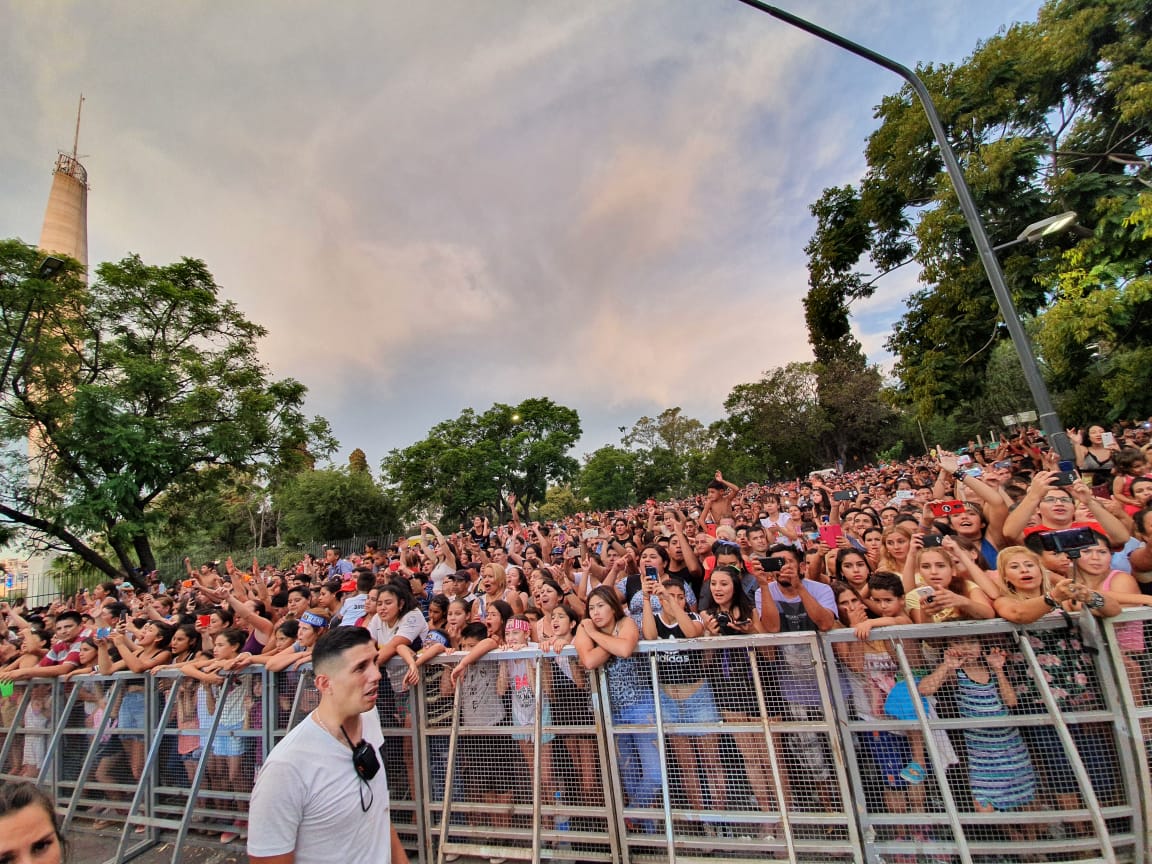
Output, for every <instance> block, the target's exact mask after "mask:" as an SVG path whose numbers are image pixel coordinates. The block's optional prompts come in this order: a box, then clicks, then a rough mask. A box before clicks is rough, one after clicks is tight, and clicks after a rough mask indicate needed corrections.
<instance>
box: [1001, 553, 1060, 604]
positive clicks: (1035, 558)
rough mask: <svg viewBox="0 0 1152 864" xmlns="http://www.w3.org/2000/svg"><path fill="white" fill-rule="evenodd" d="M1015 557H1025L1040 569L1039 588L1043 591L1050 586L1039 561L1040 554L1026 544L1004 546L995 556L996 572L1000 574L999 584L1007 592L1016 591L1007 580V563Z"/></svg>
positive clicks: (1046, 574)
mask: <svg viewBox="0 0 1152 864" xmlns="http://www.w3.org/2000/svg"><path fill="white" fill-rule="evenodd" d="M1017 558H1027V559H1029V560H1030V561H1031V562H1032V563H1033V564H1035V565H1036V567H1037V568H1038V569H1039V570H1040V580H1041V590H1043V591H1044V592H1045V593H1047V592H1048V589H1049V588H1050V587H1051V586H1050V585H1049V584H1048V571H1046V570H1045V569H1044V565H1043V564H1041V563H1040V556H1039V555H1037V554H1036V553H1035V552H1033V551H1032V550H1031V549H1029V548H1028V547H1027V546H1005V547H1004V548H1003V549H1001V550H1000V554H999V556H997V558H996V573H997V574H998V575H999V576H1000V584H1002V585H1003V586H1004V590H1005V591H1007V592H1008V593H1009V594H1015V593H1016V586H1015V585H1013V584H1012V583H1011V582H1009V581H1008V575H1007V574H1008V565H1009V564H1010V563H1011V562H1012V561H1014V560H1015V559H1017Z"/></svg>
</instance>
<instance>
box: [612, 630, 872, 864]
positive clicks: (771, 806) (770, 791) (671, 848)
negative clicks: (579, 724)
mask: <svg viewBox="0 0 1152 864" xmlns="http://www.w3.org/2000/svg"><path fill="white" fill-rule="evenodd" d="M633 659H637V660H638V661H639V663H638V664H637V665H633V666H632V667H631V669H629V667H628V666H624V667H623V669H621V667H620V666H615V668H613V667H611V666H610V667H609V668H608V670H607V671H606V674H605V679H606V681H605V684H604V686H603V688H602V690H603V693H604V698H605V701H606V704H607V705H608V706H609V709H610V710H609V713H608V719H607V725H608V726H609V734H610V735H611V736H612V738H613V739H614V742H615V744H616V747H617V752H618V757H619V760H618V764H619V765H620V774H621V779H620V786H621V787H622V789H623V791H624V795H623V805H624V806H623V813H624V820H623V826H622V830H623V832H624V836H625V837H626V844H625V847H624V848H625V853H626V857H627V859H632V858H643V857H645V856H651V855H658V856H660V857H661V858H662V859H663V860H670V861H689V860H690V861H708V860H718V859H723V860H736V861H741V860H746V861H761V860H764V859H765V858H769V859H775V860H788V861H822V862H835V861H845V862H847V861H851V860H853V858H854V849H856V848H857V847H858V843H856V842H855V841H856V839H857V838H856V824H855V820H854V818H853V817H852V813H851V810H850V808H849V804H848V802H849V798H848V794H847V791H848V783H847V777H846V776H845V774H844V768H843V765H844V762H843V759H842V758H841V757H840V748H839V742H838V740H837V739H836V736H835V724H834V722H833V721H832V718H831V714H830V712H829V711H828V710H827V704H828V696H829V694H828V689H827V684H826V681H825V676H824V671H823V668H822V667H823V658H822V656H821V654H820V650H819V643H818V642H817V640H816V638H815V635H814V634H813V635H799V634H791V635H780V636H772V637H741V636H724V637H712V638H702V639H677V640H659V641H654V642H641V643H640V647H639V649H638V650H637V653H636V654H635V655H634V656H633ZM621 672H623V673H624V674H626V675H629V677H626V678H624V679H623V681H619V682H616V683H614V682H613V681H612V676H613V675H614V674H617V675H619V674H621ZM641 675H642V676H643V680H642V681H641V682H640V683H639V685H638V686H636V687H633V688H632V689H631V692H629V689H628V688H627V687H626V686H624V685H627V684H628V682H629V680H630V677H631V676H641ZM653 684H654V685H655V686H653ZM649 694H651V702H648V699H649ZM621 696H623V697H624V698H625V701H624V704H621V701H620V700H621ZM630 696H631V697H632V698H631V700H629V697H630ZM622 721H623V722H622ZM645 721H646V722H645ZM643 748H651V749H650V750H649V751H647V752H649V753H652V752H654V753H655V755H656V763H655V764H654V765H653V764H651V763H645V761H644V757H645V750H644V749H643ZM638 749H639V753H638V756H637V750H638ZM637 758H638V759H639V761H638V763H634V764H639V766H640V767H641V769H642V770H643V771H646V772H651V773H650V774H648V776H647V777H646V778H641V779H640V780H639V782H638V781H637V778H636V777H635V775H634V776H633V779H632V780H631V781H629V780H628V779H627V775H626V774H625V773H624V772H625V771H626V770H628V768H627V762H626V760H628V759H632V760H635V759H637ZM645 779H647V780H648V782H649V784H650V785H651V786H654V787H655V789H656V792H657V800H656V801H655V802H652V803H650V804H649V806H648V807H644V806H643V805H644V803H645V800H646V799H645V798H644V794H645V791H646V790H647V789H648V788H649V787H648V786H645V785H644V780H645ZM630 782H631V784H632V788H629V783H630ZM647 800H649V801H650V800H651V799H647ZM654 808H659V814H658V815H657V814H654V813H653V812H652V811H653V809H654Z"/></svg>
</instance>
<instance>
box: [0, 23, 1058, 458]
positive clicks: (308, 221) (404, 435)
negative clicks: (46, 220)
mask: <svg viewBox="0 0 1152 864" xmlns="http://www.w3.org/2000/svg"><path fill="white" fill-rule="evenodd" d="M1018 5H1019V4H1018ZM809 7H810V8H809ZM1034 8H1035V4H1025V6H1024V7H1020V8H1016V9H1014V11H1017V12H1018V13H1019V14H1021V15H1028V14H1031V12H1030V11H1029V10H1030V9H1031V10H1034ZM1021 10H1022V11H1021ZM802 11H803V12H804V14H810V15H811V17H812V18H813V20H816V21H818V22H821V23H825V24H828V23H832V24H834V25H835V26H837V27H839V28H841V30H842V31H843V32H845V33H847V34H849V35H851V36H852V37H854V38H858V39H860V40H861V41H864V42H866V43H868V44H870V45H874V46H875V47H877V48H878V49H879V50H884V51H888V52H890V53H893V54H894V55H895V56H897V57H899V58H900V59H904V60H906V61H908V62H914V61H915V60H916V59H918V58H922V59H931V60H936V59H957V58H958V57H960V56H962V55H963V54H966V53H968V52H969V51H971V50H972V48H973V47H974V45H975V42H976V39H977V38H980V37H985V36H987V35H989V34H990V33H991V32H993V31H994V29H995V27H996V26H999V23H1000V22H1001V21H1003V20H1004V19H1003V16H1002V12H1001V11H1000V9H999V6H998V5H997V4H996V3H994V2H992V0H974V2H973V3H970V4H966V5H965V7H964V8H963V9H959V8H952V7H950V6H947V5H940V4H931V3H922V2H921V3H918V4H912V6H911V7H909V6H908V5H907V4H896V3H895V2H892V0H869V2H865V3H862V4H858V5H857V6H854V7H852V8H851V9H845V8H844V6H843V4H838V3H833V2H831V0H821V2H816V3H812V4H808V7H806V8H805V9H804V10H802ZM6 14H7V15H8V18H9V19H10V23H11V27H10V28H9V30H8V35H7V36H6V37H0V38H3V39H4V42H3V43H2V44H3V46H4V47H5V48H6V49H7V52H6V54H5V56H3V57H0V75H3V76H4V80H5V81H6V82H11V84H12V85H13V86H10V87H7V88H5V90H4V92H2V93H0V110H3V111H4V116H5V117H6V119H8V120H9V122H8V123H6V124H5V125H4V127H3V128H0V159H2V160H3V161H2V162H0V193H3V194H4V195H5V200H6V202H10V203H11V205H12V206H10V207H8V208H6V212H5V213H0V232H3V234H4V235H5V236H9V235H20V236H23V237H25V238H34V237H35V235H36V233H37V232H38V229H39V220H40V218H41V214H42V212H43V200H44V196H45V195H46V192H47V187H48V180H47V174H48V170H49V169H50V166H51V162H52V158H53V156H54V154H53V152H52V151H53V148H54V147H56V146H59V145H61V144H62V142H69V143H70V141H71V126H70V123H71V121H70V117H71V111H72V110H73V109H74V105H75V97H76V95H77V94H78V93H79V92H80V90H83V91H84V92H85V93H86V94H87V96H88V98H89V101H88V102H87V103H86V106H85V127H84V131H83V133H82V141H81V150H82V152H89V153H92V154H93V156H92V157H91V158H90V159H89V160H88V163H87V164H88V167H89V171H90V175H91V178H92V185H93V188H92V194H91V197H90V215H89V221H90V247H91V254H92V256H93V259H94V261H97V260H109V259H111V260H115V259H118V258H120V257H122V256H123V255H125V254H127V253H128V252H132V251H135V252H139V253H140V254H142V255H143V256H144V257H145V259H146V260H149V261H155V262H163V261H168V260H172V259H174V258H176V257H179V256H181V255H190V256H193V257H200V258H204V259H205V260H206V261H207V263H208V265H209V267H210V269H211V270H212V271H213V273H214V274H215V275H216V277H217V279H218V281H219V282H220V283H221V284H222V285H223V287H224V290H225V293H226V294H227V295H228V296H229V297H231V298H234V299H235V300H236V301H237V302H238V303H239V304H240V306H241V308H243V309H244V310H245V311H246V312H247V313H248V314H249V315H250V316H251V317H252V318H254V319H255V320H257V321H259V322H261V323H263V324H265V325H266V326H267V327H268V328H269V331H270V335H269V337H268V338H267V339H266V340H264V343H263V344H262V346H261V349H262V356H263V357H264V358H265V360H266V361H267V363H268V364H269V366H270V367H271V369H272V371H273V372H274V374H276V375H277V376H292V377H296V378H298V379H300V380H301V381H303V382H304V383H305V384H307V385H308V386H309V388H310V394H311V395H310V408H311V409H312V410H314V411H316V412H318V413H323V414H325V415H326V416H328V417H329V418H330V419H331V420H332V422H333V424H334V426H335V430H336V433H337V436H338V437H339V438H340V439H341V442H342V445H343V449H344V450H345V451H348V450H351V449H352V448H353V447H356V446H360V447H362V448H364V449H365V450H367V451H368V452H369V456H370V459H372V460H373V461H376V460H378V458H379V457H380V456H381V455H383V453H384V452H386V451H387V450H388V449H391V448H392V447H397V446H403V445H405V444H407V443H410V442H411V441H413V440H415V439H416V438H419V437H421V436H422V435H423V434H424V433H425V432H426V431H427V429H428V428H429V427H430V426H431V425H433V424H434V423H435V422H437V421H438V420H441V419H444V418H445V417H450V416H455V415H456V414H458V413H459V411H460V410H461V409H463V408H464V407H468V406H473V407H476V408H480V409H483V408H485V407H487V406H488V405H490V404H491V403H492V402H493V401H505V402H517V401H519V400H521V399H523V398H526V397H530V396H535V395H547V396H550V397H552V398H554V399H556V400H557V401H560V402H562V403H564V404H568V405H571V406H572V407H575V408H577V410H579V412H580V414H581V416H582V418H583V419H584V426H585V433H586V434H585V439H584V441H583V442H582V448H583V449H589V450H590V449H594V448H595V447H596V446H599V445H600V444H602V443H606V442H608V441H614V440H616V439H617V438H618V433H617V432H616V427H618V426H621V425H631V423H632V422H634V421H635V419H636V418H637V417H639V416H640V415H641V414H648V415H653V414H655V413H658V412H659V411H660V410H661V409H663V408H665V407H669V406H671V405H681V406H683V407H684V409H685V412H686V413H688V414H689V415H690V416H697V417H699V418H700V419H702V420H704V421H705V422H709V421H711V420H713V419H716V418H717V417H718V416H720V414H721V411H722V403H723V400H724V398H725V396H726V395H727V393H728V391H729V390H730V389H731V387H732V386H734V385H735V384H737V383H740V382H742V381H748V380H753V379H754V378H756V377H758V376H759V375H760V374H761V373H762V372H763V371H764V370H765V369H768V368H769V367H772V366H778V365H783V364H785V363H787V362H789V361H792V360H803V359H808V357H809V356H810V355H809V350H808V345H807V340H806V334H805V331H804V325H803V313H802V307H801V298H802V296H803V294H804V292H805V291H806V288H807V284H806V283H807V276H806V272H805V267H804V264H805V257H804V252H803V246H804V244H805V242H806V241H807V238H808V236H809V235H810V233H811V230H812V220H811V217H810V215H809V214H808V211H807V207H808V204H809V203H810V202H811V201H813V200H814V199H815V198H816V197H817V196H818V195H819V193H820V190H821V189H823V188H824V187H826V186H830V185H839V184H843V183H851V182H855V181H856V180H857V179H858V178H859V175H860V172H861V171H862V170H863V167H864V161H863V155H862V149H863V143H864V139H865V137H866V135H867V134H868V132H869V130H870V129H871V128H872V124H873V122H874V121H873V120H872V117H871V110H870V108H871V106H872V105H874V104H875V103H876V102H878V101H879V99H880V97H881V96H882V95H883V94H885V93H888V92H891V91H893V90H895V89H896V87H897V86H898V84H899V82H898V81H897V80H896V79H894V78H893V77H892V76H890V75H889V74H888V73H885V72H883V71H881V70H878V69H874V68H872V67H869V66H868V65H867V64H865V63H863V61H859V60H857V59H856V58H852V57H849V56H847V55H845V54H843V52H838V51H836V50H835V49H832V48H830V47H828V46H825V45H821V44H820V43H819V42H817V41H816V40H813V39H811V38H810V37H808V36H806V35H804V34H802V33H799V32H798V31H795V30H793V29H791V28H789V27H787V26H786V25H784V24H782V23H779V22H775V21H772V20H770V19H768V18H767V17H766V16H764V15H761V14H759V13H756V12H755V11H753V10H750V9H748V8H746V7H744V6H741V5H740V4H737V3H723V2H720V3H711V4H709V3H682V4H668V3H666V2H660V0H631V2H620V3H590V4H575V5H574V4H558V3H551V4H537V3H517V2H507V3H500V4H481V5H476V4H467V3H463V2H457V3H451V2H448V3H442V4H434V5H422V4H401V3H396V2H390V3H382V4H366V3H348V4H329V5H328V6H322V5H317V4H314V3H309V2H302V0H301V2H284V3H278V4H275V5H272V6H270V5H265V4H224V5H222V4H218V3H210V2H201V3H196V2H184V3H181V4H178V5H176V6H171V5H165V6H162V7H161V6H154V5H152V4H147V3H139V2H128V0H125V2H121V3H114V4H99V5H96V6H93V5H91V4H83V3H54V4H18V5H15V6H10V7H9V9H8V10H7V13H6ZM942 34H944V35H942ZM17 130H22V132H18V131H17ZM898 275H900V274H893V277H890V278H889V279H886V280H885V281H884V282H882V283H880V284H879V285H878V291H877V295H876V296H875V297H874V298H873V299H872V300H870V301H866V302H864V303H861V304H859V309H858V310H856V311H857V314H858V316H859V317H858V319H857V322H856V324H857V327H858V331H859V333H860V338H861V340H862V342H863V343H864V344H865V346H866V348H867V349H868V351H869V354H870V356H879V355H880V354H881V353H882V352H881V348H882V344H883V340H884V337H885V336H886V333H885V328H886V327H890V322H891V320H893V319H894V318H895V317H897V316H898V314H899V311H900V302H901V298H902V296H903V295H902V294H900V292H901V291H906V290H907V288H908V287H911V284H912V283H910V282H908V281H904V280H902V279H897V278H896V277H897V276H898ZM886 321H887V324H886V323H885V322H886Z"/></svg>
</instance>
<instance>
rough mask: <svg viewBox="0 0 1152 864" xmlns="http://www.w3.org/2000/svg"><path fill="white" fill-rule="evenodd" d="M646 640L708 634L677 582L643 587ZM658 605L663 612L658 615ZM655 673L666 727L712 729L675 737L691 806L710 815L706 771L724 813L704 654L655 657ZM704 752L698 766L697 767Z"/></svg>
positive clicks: (715, 713)
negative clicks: (688, 725)
mask: <svg viewBox="0 0 1152 864" xmlns="http://www.w3.org/2000/svg"><path fill="white" fill-rule="evenodd" d="M642 596H643V597H644V620H643V622H642V625H643V631H644V638H645V639H667V640H670V641H673V642H674V641H675V640H677V639H695V638H697V637H699V636H701V635H703V633H704V623H703V622H702V621H701V620H700V616H698V615H697V614H696V613H695V612H691V611H689V610H688V609H687V599H686V597H685V593H684V583H682V582H681V581H680V580H678V579H669V580H667V581H665V582H657V581H655V580H648V579H646V580H645V581H644V588H643V592H642ZM653 597H655V598H657V599H658V600H659V607H660V611H659V614H657V613H656V612H655V610H654V608H653V607H654V606H656V605H657V604H656V603H653V602H652V599H651V598H653ZM656 668H657V673H658V675H659V680H660V709H661V713H662V715H663V721H664V723H665V724H668V723H693V724H707V726H708V727H710V728H705V729H703V730H692V731H687V730H686V731H683V732H673V733H672V734H671V735H670V736H669V738H668V740H669V743H670V745H671V748H672V755H673V756H674V757H675V759H676V763H677V765H678V766H679V769H680V776H681V777H682V778H683V782H684V787H685V791H686V793H687V797H688V804H689V806H690V807H691V808H692V809H693V810H696V811H699V812H703V811H704V810H706V809H708V808H707V806H706V805H705V801H704V794H703V790H702V788H701V784H700V768H701V767H703V769H704V775H705V777H706V781H707V785H708V791H709V792H710V793H711V797H712V809H715V810H723V809H724V807H725V799H726V785H727V783H726V777H725V775H724V771H723V769H722V768H721V764H720V739H719V736H718V735H717V734H716V733H715V731H714V728H715V726H717V725H719V723H720V712H719V711H717V709H716V700H715V699H714V698H713V695H712V687H711V685H710V684H709V683H708V681H707V679H706V677H705V674H704V662H703V654H702V652H700V651H698V650H694V651H676V650H668V651H661V652H660V653H658V654H657V655H656ZM697 751H699V757H700V758H699V762H698V761H697Z"/></svg>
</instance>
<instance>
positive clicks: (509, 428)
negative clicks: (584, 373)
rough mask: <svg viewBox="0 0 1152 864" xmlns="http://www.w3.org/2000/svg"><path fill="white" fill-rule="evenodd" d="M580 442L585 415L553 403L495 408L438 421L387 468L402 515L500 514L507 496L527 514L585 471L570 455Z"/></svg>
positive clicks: (528, 402) (455, 517) (398, 451)
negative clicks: (556, 487) (552, 489)
mask: <svg viewBox="0 0 1152 864" xmlns="http://www.w3.org/2000/svg"><path fill="white" fill-rule="evenodd" d="M579 437H580V417H579V415H578V414H577V413H576V412H575V411H574V410H573V409H571V408H566V407H564V406H563V405H557V404H556V403H555V402H553V401H552V400H551V399H547V398H533V399H526V400H524V401H523V402H521V403H520V404H519V405H516V406H512V405H504V404H501V403H496V404H494V405H493V406H492V407H491V408H489V409H488V410H487V411H485V412H484V413H483V414H477V413H476V411H474V410H473V409H471V408H468V409H465V410H464V411H462V412H461V413H460V416H459V417H456V418H455V419H452V420H445V421H443V422H441V423H437V424H436V425H435V426H433V427H432V429H431V430H430V431H429V433H428V435H427V437H425V438H424V439H423V440H421V441H417V442H416V443H414V444H411V445H409V446H407V447H404V448H401V449H396V450H393V451H392V452H391V453H389V454H388V456H387V457H385V459H384V461H383V463H382V464H381V470H382V471H383V476H384V478H385V482H386V484H387V486H388V488H390V489H391V490H393V491H395V493H396V495H397V498H398V500H399V504H400V508H401V511H402V512H403V513H404V514H406V515H409V516H423V517H431V518H433V519H443V520H445V521H446V522H448V521H456V522H460V521H463V520H465V519H467V518H468V517H469V516H471V515H474V514H476V513H481V512H489V513H496V514H498V515H502V514H503V513H504V512H505V501H506V499H507V496H508V493H509V492H511V493H514V494H515V496H516V498H517V500H518V501H519V502H520V503H521V504H522V505H523V506H524V508H525V509H526V510H528V509H531V508H532V507H534V506H536V505H538V504H540V503H542V502H543V501H544V495H545V492H546V491H547V488H548V485H549V484H550V483H551V484H560V483H565V482H568V481H569V480H571V479H572V478H573V477H574V476H575V474H576V472H577V470H579V463H577V461H576V460H575V459H574V458H572V456H570V455H569V453H570V451H571V450H572V447H573V446H574V445H575V444H576V441H577V439H579Z"/></svg>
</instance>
